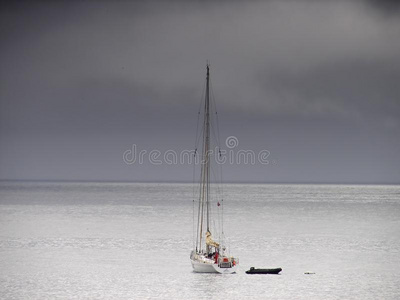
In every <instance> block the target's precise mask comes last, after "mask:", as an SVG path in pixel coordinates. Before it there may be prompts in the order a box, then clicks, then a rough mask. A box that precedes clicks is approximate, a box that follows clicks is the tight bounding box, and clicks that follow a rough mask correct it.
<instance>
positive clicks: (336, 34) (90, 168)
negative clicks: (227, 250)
mask: <svg viewBox="0 0 400 300" xmlns="http://www.w3.org/2000/svg"><path fill="white" fill-rule="evenodd" d="M32 2H33V1H30V2H21V1H18V3H14V1H10V3H6V2H4V1H3V2H2V4H1V12H0V179H3V180H14V179H23V180H32V179H33V180H113V181H114V180H126V181H191V179H192V167H191V166H190V165H187V164H185V165H168V164H166V163H163V164H161V165H152V164H150V163H148V162H145V163H144V164H138V163H135V164H131V165H127V164H126V163H124V161H123V159H122V157H123V153H124V152H125V151H126V150H128V149H131V148H132V145H133V144H135V145H137V149H138V150H147V151H151V150H153V149H158V150H160V151H161V152H165V151H166V150H168V149H171V150H174V151H177V152H179V151H182V150H185V149H188V150H191V149H193V147H194V143H195V136H196V124H197V123H196V120H197V111H198V107H199V103H200V100H201V96H202V93H203V87H204V80H205V65H206V61H207V60H209V61H210V64H211V79H212V86H213V91H214V95H215V99H216V102H217V107H218V115H219V127H220V131H221V133H220V134H221V139H222V140H225V138H226V137H228V136H235V137H237V138H238V140H239V145H238V146H237V147H236V148H235V150H239V149H243V150H253V151H255V152H256V153H257V152H258V151H261V150H263V149H265V150H268V151H269V152H270V156H269V160H270V164H268V165H263V164H257V163H256V164H255V165H243V164H241V165H230V164H228V165H225V166H224V180H225V181H241V182H321V183H400V5H398V4H396V3H398V1H361V0H360V1H356V0H355V1H311V0H296V1H294V0H293V1H285V0H282V1H159V2H156V1H142V2H143V3H141V2H134V1H36V3H32ZM223 146H224V145H223ZM225 148H226V147H225Z"/></svg>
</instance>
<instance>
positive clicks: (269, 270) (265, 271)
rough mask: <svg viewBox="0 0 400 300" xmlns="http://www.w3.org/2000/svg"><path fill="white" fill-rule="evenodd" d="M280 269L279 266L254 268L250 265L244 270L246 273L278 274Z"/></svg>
mask: <svg viewBox="0 0 400 300" xmlns="http://www.w3.org/2000/svg"><path fill="white" fill-rule="evenodd" d="M280 271H282V269H281V268H276V269H256V268H254V267H251V268H250V270H248V271H246V274H279V272H280Z"/></svg>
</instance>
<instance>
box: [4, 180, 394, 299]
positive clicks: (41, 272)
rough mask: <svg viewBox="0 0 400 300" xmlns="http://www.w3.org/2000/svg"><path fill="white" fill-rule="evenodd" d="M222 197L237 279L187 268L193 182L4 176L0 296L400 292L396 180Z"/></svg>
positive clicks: (353, 295) (242, 191) (244, 189)
mask: <svg viewBox="0 0 400 300" xmlns="http://www.w3.org/2000/svg"><path fill="white" fill-rule="evenodd" d="M224 195H225V196H224V199H225V201H224V211H225V215H224V224H225V235H226V236H227V241H228V245H229V247H230V249H231V254H232V255H234V256H237V257H239V259H240V268H239V271H238V272H237V274H232V275H220V274H198V273H193V272H192V267H191V265H190V260H189V255H190V251H191V250H192V243H193V238H192V236H193V230H192V229H193V211H192V208H193V201H192V200H193V186H192V185H191V184H160V183H56V182H40V183H39V182H1V183H0V298H1V299H399V298H400V186H394V185H391V186H389V185H388V186H374V185H353V186H350V185H269V184H264V185H261V184H260V185H259V184H226V185H224ZM251 266H254V267H265V268H273V267H281V268H283V271H282V272H281V275H247V274H245V270H247V269H248V268H250V267H251ZM306 272H310V273H315V274H309V275H307V274H305V273H306Z"/></svg>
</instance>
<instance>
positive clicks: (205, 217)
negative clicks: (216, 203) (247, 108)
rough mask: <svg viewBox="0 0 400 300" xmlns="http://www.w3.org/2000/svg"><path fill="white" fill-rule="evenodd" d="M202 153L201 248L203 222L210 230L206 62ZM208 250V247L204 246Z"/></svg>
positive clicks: (208, 84) (199, 213) (208, 79)
mask: <svg viewBox="0 0 400 300" xmlns="http://www.w3.org/2000/svg"><path fill="white" fill-rule="evenodd" d="M203 128H204V130H203V153H202V162H201V175H200V177H201V184H200V199H199V211H198V224H197V225H198V231H197V242H198V245H199V247H198V248H197V243H196V249H199V250H201V249H202V245H201V244H202V237H203V229H204V228H203V224H204V222H205V223H206V224H204V227H205V226H207V231H209V230H210V205H209V201H210V186H209V185H210V68H209V65H208V64H207V79H206V98H205V103H204V123H203ZM206 250H207V252H208V247H206Z"/></svg>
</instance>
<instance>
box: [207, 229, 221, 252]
mask: <svg viewBox="0 0 400 300" xmlns="http://www.w3.org/2000/svg"><path fill="white" fill-rule="evenodd" d="M206 244H207V245H208V246H213V247H215V248H218V247H219V244H218V243H217V242H215V241H214V240H213V239H212V237H211V232H209V231H207V232H206Z"/></svg>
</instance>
